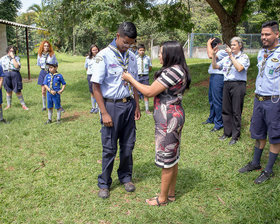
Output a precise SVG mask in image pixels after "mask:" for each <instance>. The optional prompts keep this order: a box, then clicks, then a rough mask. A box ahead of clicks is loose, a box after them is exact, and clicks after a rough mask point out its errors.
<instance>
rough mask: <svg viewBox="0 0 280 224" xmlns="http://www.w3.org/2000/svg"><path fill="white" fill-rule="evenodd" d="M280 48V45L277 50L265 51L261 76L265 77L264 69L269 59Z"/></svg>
mask: <svg viewBox="0 0 280 224" xmlns="http://www.w3.org/2000/svg"><path fill="white" fill-rule="evenodd" d="M279 47H280V44H278V45H277V46H276V47H275V48H273V49H272V50H270V51H269V50H267V49H265V50H264V51H265V53H264V55H263V61H262V65H261V69H260V76H261V77H263V73H264V68H265V64H266V61H267V59H268V58H269V57H270V56H271V55H272V54H273V53H274V52H275V51H276V50H277V49H278V48H279Z"/></svg>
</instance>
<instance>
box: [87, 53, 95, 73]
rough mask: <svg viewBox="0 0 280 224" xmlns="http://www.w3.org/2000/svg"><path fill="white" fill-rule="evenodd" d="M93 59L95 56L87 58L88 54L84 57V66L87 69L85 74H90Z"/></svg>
mask: <svg viewBox="0 0 280 224" xmlns="http://www.w3.org/2000/svg"><path fill="white" fill-rule="evenodd" d="M94 60H95V57H92V58H89V56H87V57H86V61H85V68H86V69H87V74H88V75H91V74H92V68H93V62H94Z"/></svg>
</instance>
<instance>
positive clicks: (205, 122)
mask: <svg viewBox="0 0 280 224" xmlns="http://www.w3.org/2000/svg"><path fill="white" fill-rule="evenodd" d="M201 124H210V122H208V121H204V122H202V123H201Z"/></svg>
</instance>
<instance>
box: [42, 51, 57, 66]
mask: <svg viewBox="0 0 280 224" xmlns="http://www.w3.org/2000/svg"><path fill="white" fill-rule="evenodd" d="M46 63H49V64H57V65H58V61H57V59H56V57H55V55H53V56H52V57H51V56H50V55H49V54H42V55H41V57H40V56H39V54H38V57H37V65H38V66H40V68H41V69H46V68H47V67H46Z"/></svg>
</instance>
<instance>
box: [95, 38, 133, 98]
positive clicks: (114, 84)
mask: <svg viewBox="0 0 280 224" xmlns="http://www.w3.org/2000/svg"><path fill="white" fill-rule="evenodd" d="M111 45H113V46H114V47H115V48H116V47H117V46H116V42H115V40H113V42H112V43H111ZM126 53H127V52H125V53H124V54H123V55H125V54H126ZM123 71H124V68H123V67H122V65H121V63H120V62H119V60H118V59H117V56H116V54H115V52H114V51H113V50H112V49H111V48H110V47H109V46H108V47H106V48H105V49H103V50H101V51H100V52H99V53H98V54H97V55H96V57H95V61H94V63H93V69H92V77H91V80H90V81H91V82H94V83H99V84H100V88H101V92H102V96H103V97H104V98H108V99H114V100H117V99H122V98H125V97H129V96H130V90H129V85H125V81H124V80H122V73H123ZM127 71H128V72H129V73H130V74H131V75H132V76H133V78H134V79H136V80H138V74H137V62H136V57H135V54H133V53H132V52H131V51H129V50H128V67H127ZM131 88H132V87H131Z"/></svg>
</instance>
